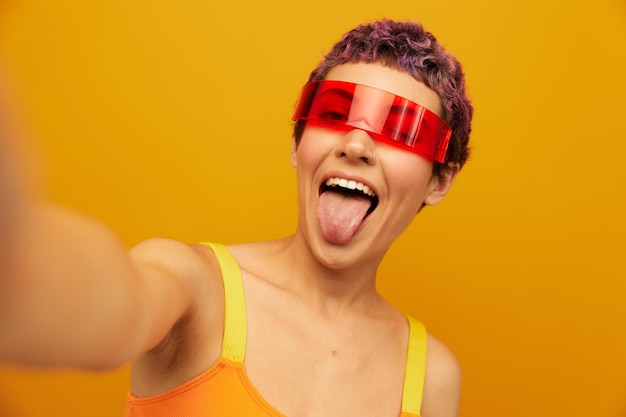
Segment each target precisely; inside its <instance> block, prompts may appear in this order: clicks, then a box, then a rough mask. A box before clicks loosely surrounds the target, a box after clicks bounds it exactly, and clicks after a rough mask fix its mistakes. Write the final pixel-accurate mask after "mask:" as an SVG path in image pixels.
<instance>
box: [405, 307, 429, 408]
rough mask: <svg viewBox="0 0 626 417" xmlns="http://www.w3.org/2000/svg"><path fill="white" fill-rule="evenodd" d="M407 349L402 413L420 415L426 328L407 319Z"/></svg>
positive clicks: (411, 319)
mask: <svg viewBox="0 0 626 417" xmlns="http://www.w3.org/2000/svg"><path fill="white" fill-rule="evenodd" d="M407 319H408V321H409V349H408V352H407V358H406V370H405V375H404V391H403V393H402V412H403V413H411V414H414V415H417V416H418V415H420V409H421V408H422V395H423V393H424V379H425V378H426V348H427V346H426V336H427V334H426V327H424V324H422V322H420V321H417V320H415V319H413V318H412V317H408V316H407Z"/></svg>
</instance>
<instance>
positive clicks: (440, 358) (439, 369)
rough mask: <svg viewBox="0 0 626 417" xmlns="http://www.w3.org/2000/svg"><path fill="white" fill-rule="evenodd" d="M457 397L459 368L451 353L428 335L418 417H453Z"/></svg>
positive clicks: (456, 413) (457, 404)
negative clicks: (422, 390)
mask: <svg viewBox="0 0 626 417" xmlns="http://www.w3.org/2000/svg"><path fill="white" fill-rule="evenodd" d="M460 396H461V366H460V364H459V361H458V360H457V358H456V357H455V355H454V353H452V351H450V349H448V347H447V346H446V345H444V344H443V343H442V342H441V341H439V340H438V339H436V338H435V337H433V336H432V335H430V334H429V335H428V356H427V360H426V381H425V383H424V397H423V398H424V399H423V402H422V413H421V414H422V417H457V416H458V413H459V401H460Z"/></svg>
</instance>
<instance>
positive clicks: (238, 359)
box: [202, 242, 427, 417]
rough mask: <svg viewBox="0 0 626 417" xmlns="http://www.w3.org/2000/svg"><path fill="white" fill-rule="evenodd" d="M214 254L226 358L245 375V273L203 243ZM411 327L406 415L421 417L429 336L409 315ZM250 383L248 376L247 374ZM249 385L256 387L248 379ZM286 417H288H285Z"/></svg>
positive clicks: (219, 249)
mask: <svg viewBox="0 0 626 417" xmlns="http://www.w3.org/2000/svg"><path fill="white" fill-rule="evenodd" d="M202 244H203V245H205V246H208V247H209V248H211V250H213V252H214V254H215V256H216V258H217V260H218V264H219V266H220V270H221V273H222V279H223V282H224V305H225V306H224V335H223V340H222V355H221V356H222V358H223V359H226V360H228V361H230V362H232V363H233V364H236V365H239V366H241V367H242V369H243V371H244V373H245V365H244V363H243V362H244V359H245V354H246V340H247V314H246V302H245V294H244V288H243V280H242V274H241V269H240V268H239V265H238V264H237V262H236V260H235V258H234V257H233V255H232V254H231V252H230V250H229V249H228V248H227V247H226V246H225V245H222V244H218V243H211V242H203V243H202ZM405 317H406V319H407V321H408V324H409V343H408V351H407V359H406V368H405V375H404V386H403V393H402V413H403V414H405V413H408V414H413V415H416V416H419V413H420V409H421V405H422V395H423V391H424V378H425V371H426V349H427V343H426V342H427V333H426V328H425V327H424V325H423V323H421V322H420V321H418V320H415V319H413V318H412V317H410V316H408V315H405ZM246 379H248V378H247V374H246ZM247 382H248V384H249V386H250V387H251V388H253V389H254V386H253V385H252V383H251V382H250V381H249V379H248V381H247ZM254 391H255V392H254V395H255V396H256V397H257V398H258V399H260V400H262V401H263V402H264V403H265V405H266V406H268V407H270V408H272V410H273V412H274V413H276V414H277V415H279V416H284V415H283V414H282V413H280V412H279V411H278V410H276V409H275V408H274V407H272V406H271V404H269V403H268V402H267V401H266V400H265V399H264V398H263V396H262V395H261V394H260V393H259V392H258V391H256V389H254ZM285 417H286V416H285Z"/></svg>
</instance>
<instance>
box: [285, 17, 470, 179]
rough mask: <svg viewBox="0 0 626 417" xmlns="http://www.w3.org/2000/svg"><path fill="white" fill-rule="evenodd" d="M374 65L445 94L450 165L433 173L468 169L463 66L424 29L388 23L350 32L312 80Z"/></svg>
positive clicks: (300, 124)
mask: <svg viewBox="0 0 626 417" xmlns="http://www.w3.org/2000/svg"><path fill="white" fill-rule="evenodd" d="M372 62H375V63H380V64H383V65H385V66H388V67H390V68H394V69H397V70H399V71H404V72H407V73H409V74H410V75H411V76H413V78H415V79H416V80H418V81H422V82H424V83H425V84H426V86H428V87H429V88H430V89H432V90H433V91H435V92H436V93H437V94H438V95H439V98H440V99H441V104H442V106H443V109H444V112H445V114H444V119H445V120H446V122H448V124H449V125H450V127H451V128H452V136H451V138H450V144H449V145H448V153H447V155H446V160H445V161H444V163H441V164H440V163H437V162H435V165H434V167H433V173H434V174H435V175H438V176H444V175H446V174H447V173H448V172H449V171H448V169H449V164H450V163H457V164H459V166H460V167H462V166H463V165H464V164H465V162H466V161H467V159H468V157H469V153H470V149H469V135H470V131H471V121H472V114H473V112H474V109H473V107H472V104H471V102H470V100H469V98H468V97H467V96H466V93H465V76H464V74H463V69H462V67H461V64H460V63H459V61H457V59H456V58H455V57H454V56H452V54H450V53H449V52H447V51H446V50H445V49H444V48H443V46H441V44H439V42H437V39H436V38H435V37H434V36H433V35H432V34H431V33H430V32H427V31H425V30H424V28H423V27H422V25H421V24H419V23H414V22H398V21H394V20H390V19H383V20H380V21H377V22H372V23H367V24H363V25H359V26H358V27H356V28H355V29H352V30H351V31H349V32H347V33H346V34H345V35H344V36H343V38H342V39H341V40H340V41H339V42H337V43H336V44H335V45H334V46H333V48H332V49H331V50H330V52H329V53H327V54H326V55H324V58H323V59H322V61H321V62H320V63H319V64H318V66H317V68H315V69H314V70H313V71H312V72H311V75H310V76H309V81H317V80H323V79H324V78H326V75H327V74H328V72H329V71H330V70H331V69H332V68H333V67H336V66H337V65H341V64H349V63H372ZM304 126H305V122H304V121H303V120H298V121H297V122H296V123H295V125H294V129H293V137H294V139H295V141H296V143H299V142H300V139H301V138H302V133H303V132H304Z"/></svg>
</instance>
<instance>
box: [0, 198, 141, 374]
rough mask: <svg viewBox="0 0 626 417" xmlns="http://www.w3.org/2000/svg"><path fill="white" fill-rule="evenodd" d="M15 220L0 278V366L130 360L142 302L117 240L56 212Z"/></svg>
mask: <svg viewBox="0 0 626 417" xmlns="http://www.w3.org/2000/svg"><path fill="white" fill-rule="evenodd" d="M19 218H20V222H19V225H16V228H15V230H14V231H15V233H14V234H13V238H12V240H11V244H10V246H8V249H7V250H6V251H5V254H8V255H9V256H7V257H6V260H7V262H6V264H5V268H4V271H3V274H4V275H3V276H2V277H0V360H10V361H14V362H21V363H26V364H31V365H47V366H76V367H83V368H100V367H112V366H116V365H120V364H121V363H123V362H124V361H126V360H128V359H130V357H132V355H133V354H134V353H135V352H134V351H135V350H136V349H138V347H137V345H138V344H141V341H140V340H139V339H140V338H141V337H142V335H141V328H142V326H141V323H138V321H140V320H141V312H142V311H143V308H142V303H143V302H144V300H142V297H141V291H140V290H139V280H138V274H137V273H136V272H135V270H134V268H133V266H132V264H131V262H130V259H129V257H128V255H127V252H126V250H125V248H124V247H123V245H122V243H121V242H120V241H119V239H118V238H117V237H116V236H115V235H114V234H113V233H112V232H111V231H109V230H108V228H106V227H105V226H104V225H102V224H100V223H98V222H96V221H94V220H92V219H89V218H86V217H83V216H81V215H78V214H76V213H72V212H69V211H66V210H63V209H59V208H54V207H49V206H45V207H44V206H36V207H33V206H31V207H29V208H28V209H27V210H25V211H24V212H23V213H22V214H21V215H20V216H19ZM135 341H136V342H135Z"/></svg>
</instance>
